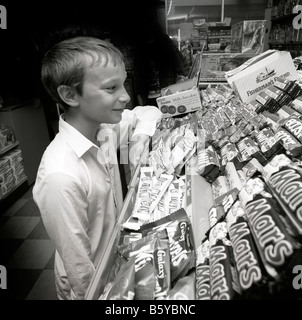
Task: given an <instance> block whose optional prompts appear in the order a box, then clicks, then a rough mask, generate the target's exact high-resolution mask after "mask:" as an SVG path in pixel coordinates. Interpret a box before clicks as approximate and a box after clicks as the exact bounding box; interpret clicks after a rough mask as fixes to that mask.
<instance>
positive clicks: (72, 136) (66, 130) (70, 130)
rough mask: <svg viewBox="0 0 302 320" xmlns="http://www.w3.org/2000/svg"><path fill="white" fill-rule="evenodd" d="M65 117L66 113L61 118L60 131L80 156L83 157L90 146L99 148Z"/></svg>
mask: <svg viewBox="0 0 302 320" xmlns="http://www.w3.org/2000/svg"><path fill="white" fill-rule="evenodd" d="M64 118H65V116H64V114H62V115H61V116H60V118H59V132H60V133H61V134H62V135H63V136H64V139H65V140H66V142H67V143H68V144H69V146H70V147H71V148H72V150H73V151H74V152H75V154H76V155H77V156H78V157H79V158H80V157H82V156H83V154H84V153H86V152H87V151H88V150H89V149H90V148H92V147H93V148H97V146H96V145H95V144H94V143H93V142H91V141H90V140H89V139H87V138H86V137H85V136H83V135H82V134H81V133H80V132H79V131H78V130H77V129H75V128H74V127H73V126H71V125H70V124H68V123H67V122H66V121H65V120H64Z"/></svg>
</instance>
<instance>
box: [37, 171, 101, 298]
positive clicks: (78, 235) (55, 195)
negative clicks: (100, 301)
mask: <svg viewBox="0 0 302 320" xmlns="http://www.w3.org/2000/svg"><path fill="white" fill-rule="evenodd" d="M71 190H72V192H71ZM85 198H86V195H85V191H84V190H83V188H82V187H81V184H80V182H79V181H78V180H77V179H75V178H74V177H72V176H69V175H67V174H64V173H52V174H50V175H48V176H47V177H45V178H44V179H43V181H40V182H39V184H38V187H37V188H34V200H35V202H36V203H37V205H38V207H39V209H40V212H41V216H42V219H43V223H44V226H45V229H46V231H47V233H48V235H49V237H50V239H52V240H53V241H54V243H55V247H56V250H57V251H58V253H59V255H60V257H61V259H62V261H63V264H64V268H65V271H66V276H67V279H68V283H69V285H70V286H71V289H72V291H73V295H74V296H73V297H72V298H73V299H77V300H78V299H84V295H85V292H86V290H87V288H88V285H89V283H90V281H91V279H92V276H93V274H94V271H95V267H94V265H93V263H92V261H91V258H90V254H91V243H90V240H89V237H88V234H87V231H88V217H87V203H86V200H85Z"/></svg>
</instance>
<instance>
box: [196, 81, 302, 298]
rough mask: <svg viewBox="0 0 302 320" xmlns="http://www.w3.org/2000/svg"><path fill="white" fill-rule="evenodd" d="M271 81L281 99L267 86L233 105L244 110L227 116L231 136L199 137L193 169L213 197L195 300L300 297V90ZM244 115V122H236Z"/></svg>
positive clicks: (294, 85) (199, 254)
mask: <svg viewBox="0 0 302 320" xmlns="http://www.w3.org/2000/svg"><path fill="white" fill-rule="evenodd" d="M275 85H276V88H278V90H279V91H278V96H279V97H284V95H287V99H285V101H286V103H281V104H280V101H281V100H279V99H278V98H276V97H275V98H272V97H270V96H269V94H267V92H268V91H269V92H272V91H275V93H276V90H275V89H276V88H275V89H273V90H272V88H269V89H267V90H265V91H264V92H262V93H260V94H259V97H261V98H263V97H266V99H264V100H261V99H256V100H257V101H252V102H251V103H249V104H241V108H239V109H238V108H234V109H233V110H234V112H236V111H238V110H240V111H241V116H242V117H241V119H240V116H236V114H235V115H234V116H233V119H236V118H237V120H233V123H234V124H235V125H236V124H237V125H236V127H235V128H234V132H236V130H237V131H239V132H240V133H241V134H238V135H237V137H236V139H234V140H233V141H230V139H228V138H225V137H224V138H221V139H225V141H224V142H223V143H221V139H215V138H214V139H213V133H214V137H215V134H216V135H217V130H216V131H213V130H212V135H211V138H207V137H206V136H205V138H204V139H205V140H204V144H208V145H209V146H208V147H206V148H205V149H203V150H202V149H201V151H200V155H199V169H200V171H199V173H200V174H201V175H203V176H204V177H205V178H206V179H207V180H208V181H209V182H211V183H212V189H213V197H214V203H215V204H214V205H213V207H212V208H211V209H210V211H209V222H210V229H209V230H208V232H207V234H206V237H205V239H204V240H203V241H202V244H201V245H200V247H199V248H197V250H196V255H197V263H196V299H197V300H204V299H242V298H243V299H273V298H283V299H291V298H301V294H300V293H299V290H297V289H298V288H297V287H295V286H294V284H293V283H294V282H293V280H294V278H295V274H294V273H293V270H294V268H295V267H296V266H298V265H299V264H301V261H302V260H301V259H302V249H301V240H302V215H301V213H302V197H301V190H302V189H301V187H302V164H301V161H300V159H301V154H302V148H301V147H302V121H301V118H302V108H301V106H302V104H301V102H302V100H301V97H300V96H299V94H301V91H300V88H299V87H300V85H298V84H297V83H296V82H294V81H289V80H286V79H283V78H282V79H278V80H277V82H276V84H275ZM281 88H282V89H281ZM290 94H292V96H291V95H290ZM288 97H290V99H288ZM257 98H258V97H257ZM273 100H274V101H273ZM260 101H261V102H262V104H261V105H260ZM268 101H269V102H268ZM278 101H279V102H278ZM239 104H240V102H239V103H238V101H235V104H234V103H233V104H230V105H229V108H230V107H231V106H232V105H233V106H234V105H236V106H238V105H239ZM212 110H213V108H212ZM250 111H252V112H255V113H256V114H258V116H259V117H258V118H257V117H255V115H254V116H253V117H251V113H250ZM212 114H213V113H212ZM225 114H226V115H227V114H228V113H225ZM262 116H264V118H263V117H262ZM242 118H244V119H245V120H247V121H248V123H247V124H245V126H241V125H240V124H239V125H238V122H239V121H242ZM227 119H228V120H231V118H230V117H227ZM251 120H252V121H251ZM203 121H204V120H203ZM205 123H206V124H209V123H210V122H209V121H206V122H205ZM247 126H250V128H248V130H246V128H247ZM224 129H225V128H224ZM208 132H211V130H210V131H208V130H207V134H208ZM227 137H229V136H227ZM217 145H219V147H220V148H217ZM209 150H210V151H211V153H210V152H209ZM205 152H206V156H204V154H205ZM234 168H235V169H236V170H234ZM213 173H215V174H213Z"/></svg>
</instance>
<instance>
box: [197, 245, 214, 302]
mask: <svg viewBox="0 0 302 320" xmlns="http://www.w3.org/2000/svg"><path fill="white" fill-rule="evenodd" d="M209 256H210V243H209V240H208V239H206V240H205V241H203V242H202V244H201V245H200V246H199V247H198V248H197V250H196V269H195V278H196V283H195V286H196V288H195V290H196V291H195V299H196V300H210V299H211V288H210V261H209Z"/></svg>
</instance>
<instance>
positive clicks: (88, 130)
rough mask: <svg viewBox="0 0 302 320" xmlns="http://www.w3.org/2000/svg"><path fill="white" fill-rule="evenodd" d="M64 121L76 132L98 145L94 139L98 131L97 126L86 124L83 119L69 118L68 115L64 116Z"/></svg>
mask: <svg viewBox="0 0 302 320" xmlns="http://www.w3.org/2000/svg"><path fill="white" fill-rule="evenodd" d="M65 121H66V122H67V123H68V124H69V125H71V126H72V127H74V128H75V129H76V130H78V131H79V132H80V133H81V134H82V135H83V136H84V137H86V138H87V139H88V140H90V141H91V142H93V143H94V144H96V145H98V142H97V139H96V133H97V131H98V129H99V125H98V124H92V123H90V122H89V123H88V122H87V121H85V119H83V118H81V119H78V118H76V117H73V116H71V115H70V114H66V115H65Z"/></svg>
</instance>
